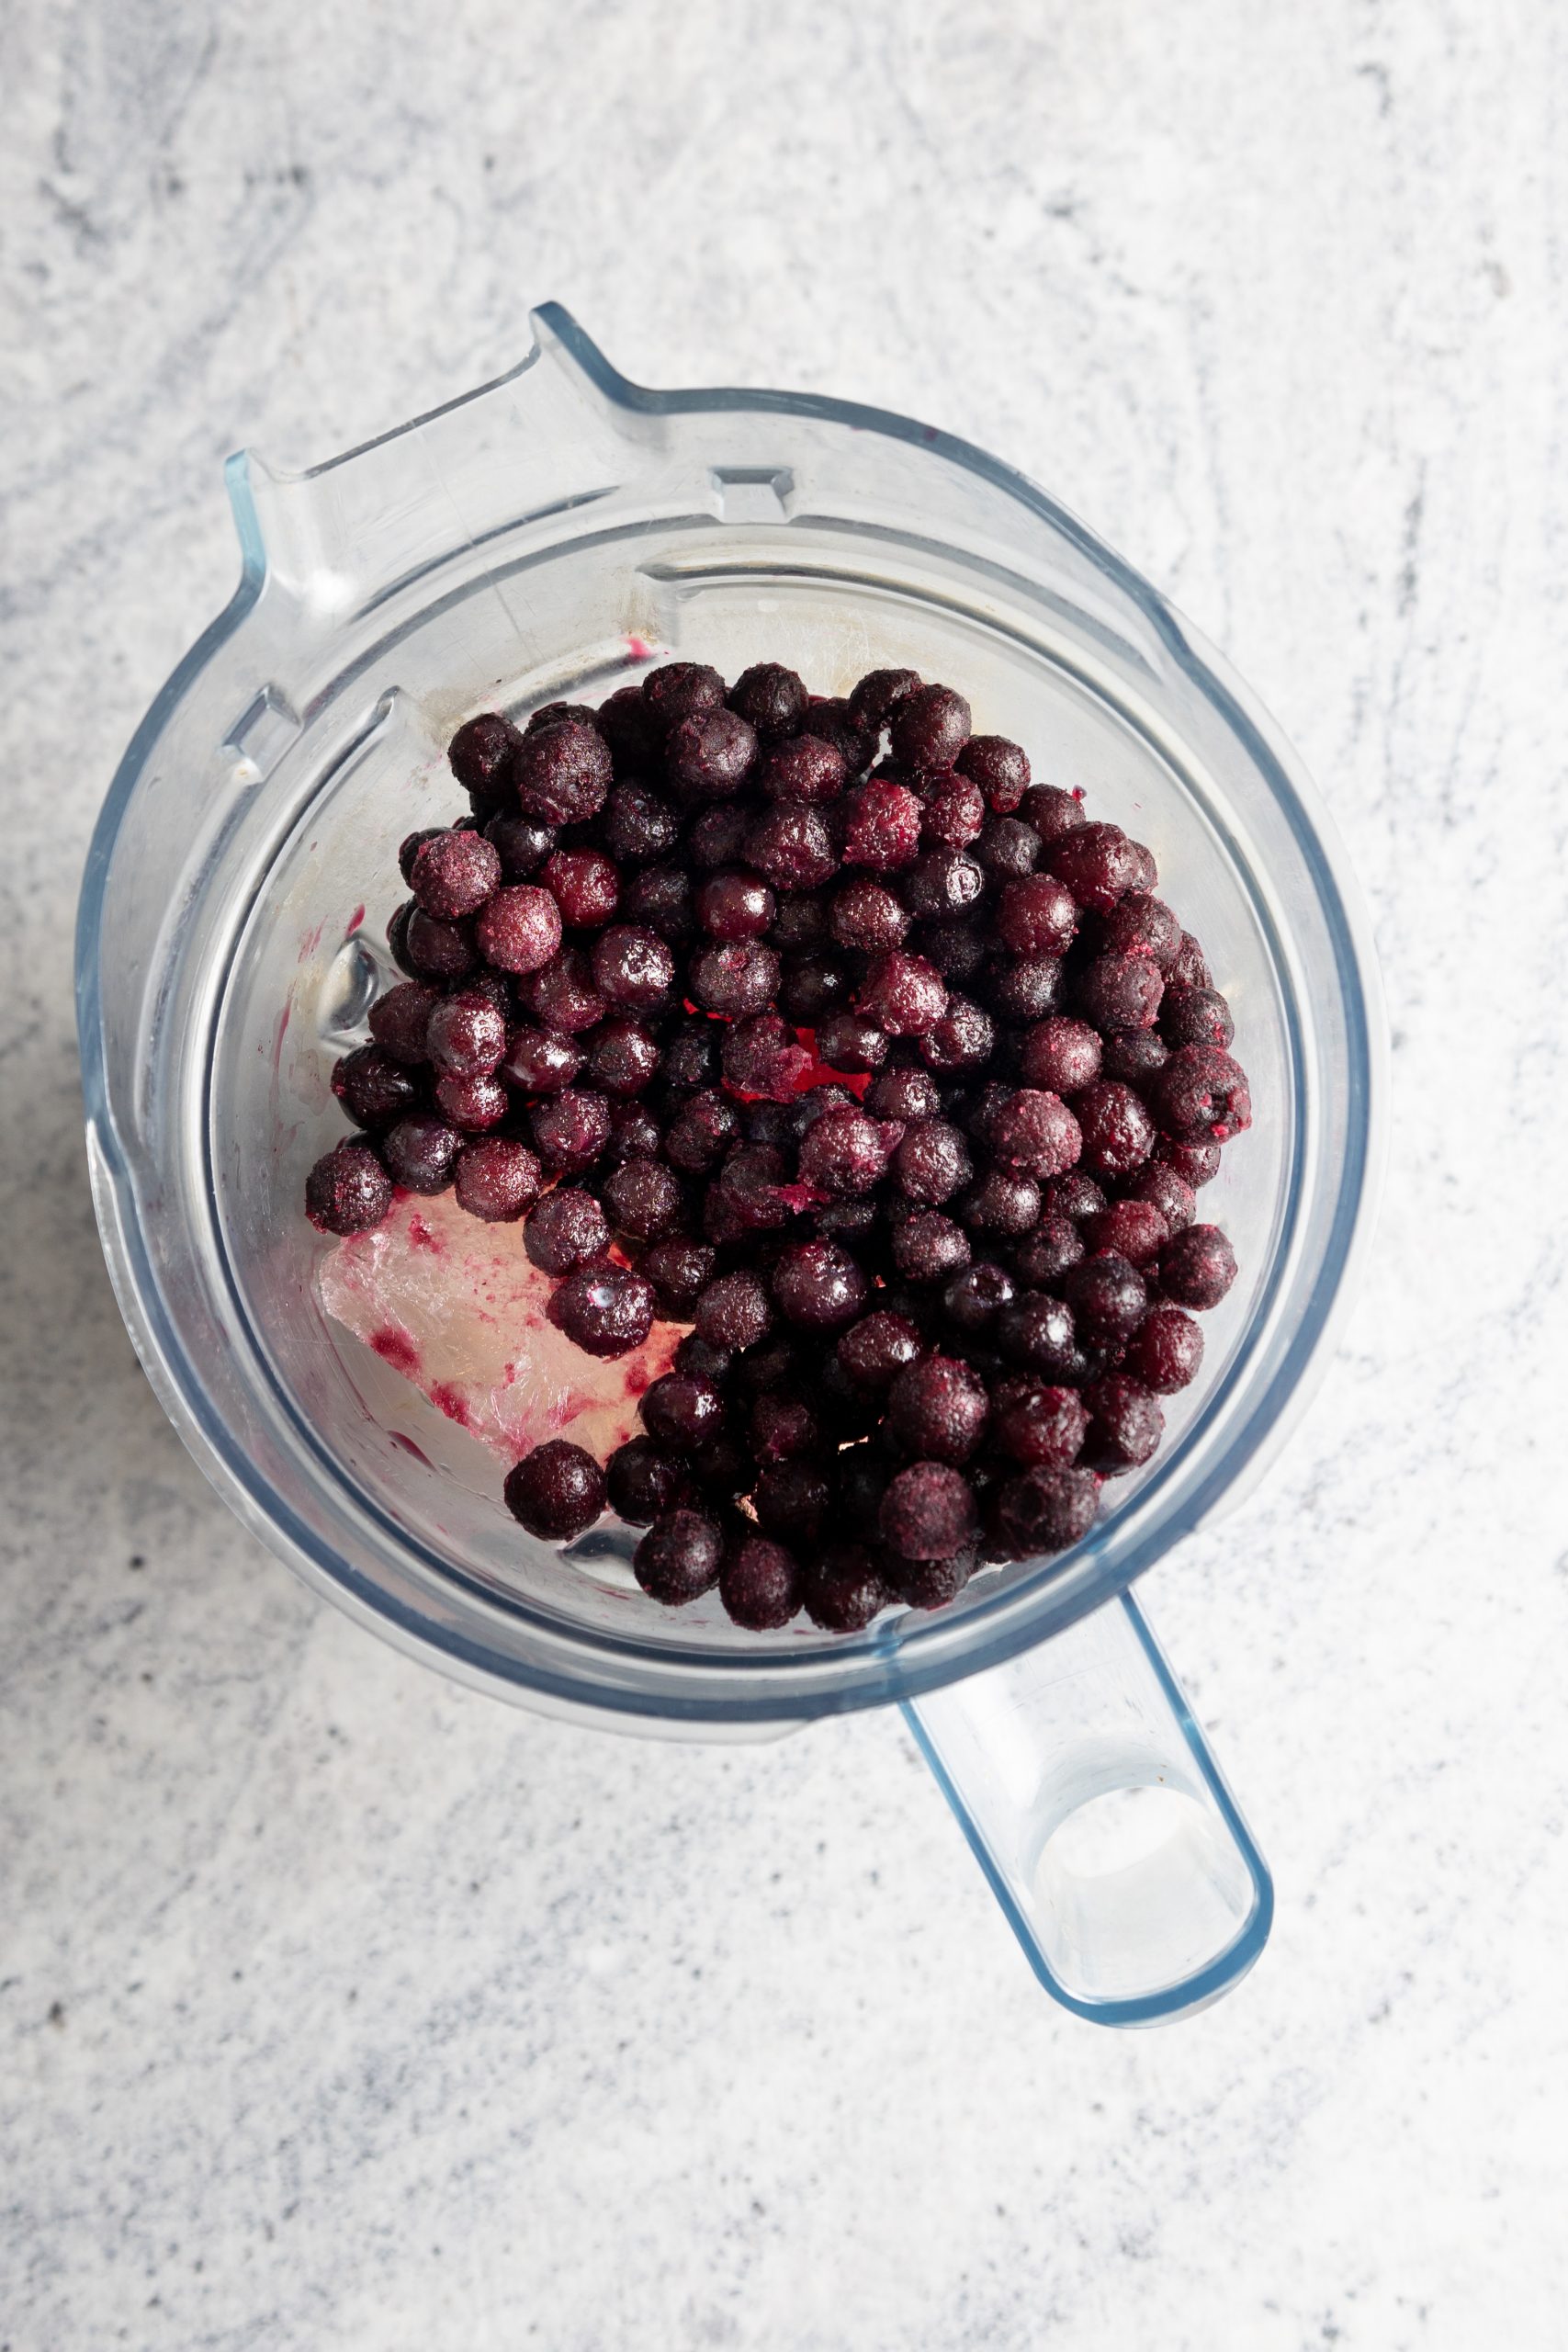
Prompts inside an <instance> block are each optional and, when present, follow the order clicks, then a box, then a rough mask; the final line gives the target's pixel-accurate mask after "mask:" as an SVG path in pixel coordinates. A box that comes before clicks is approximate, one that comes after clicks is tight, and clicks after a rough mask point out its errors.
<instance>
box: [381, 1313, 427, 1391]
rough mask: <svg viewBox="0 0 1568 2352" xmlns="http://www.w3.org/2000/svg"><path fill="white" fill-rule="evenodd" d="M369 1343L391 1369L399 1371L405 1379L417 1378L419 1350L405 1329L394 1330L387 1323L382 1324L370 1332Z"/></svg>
mask: <svg viewBox="0 0 1568 2352" xmlns="http://www.w3.org/2000/svg"><path fill="white" fill-rule="evenodd" d="M370 1344H371V1346H372V1347H373V1348H374V1349H375V1351H376V1352H377V1354H378V1356H379V1357H380V1359H381V1361H382V1363H389V1364H390V1365H391V1367H392V1370H393V1371H394V1372H400V1373H401V1374H402V1375H403V1377H404V1379H405V1380H417V1378H418V1377H419V1350H418V1349H417V1348H416V1347H415V1346H414V1344H413V1341H412V1340H411V1339H410V1338H409V1336H408V1334H407V1332H406V1331H397V1330H394V1329H393V1328H392V1326H391V1325H390V1324H389V1323H388V1324H383V1326H382V1327H381V1329H380V1330H379V1331H372V1332H371V1334H370Z"/></svg>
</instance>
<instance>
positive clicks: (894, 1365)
mask: <svg viewBox="0 0 1568 2352" xmlns="http://www.w3.org/2000/svg"><path fill="white" fill-rule="evenodd" d="M834 1352H835V1354H836V1355H837V1357H838V1360H839V1363H840V1364H841V1365H842V1367H843V1369H844V1372H845V1374H846V1375H847V1376H848V1378H849V1379H850V1380H851V1381H852V1383H853V1384H854V1385H855V1387H857V1388H861V1389H863V1390H864V1391H865V1392H866V1394H867V1395H868V1396H880V1395H881V1394H882V1393H883V1391H884V1390H885V1389H886V1388H887V1387H889V1386H890V1385H891V1384H892V1382H893V1381H894V1379H895V1378H896V1377H897V1374H899V1373H900V1372H902V1371H903V1370H904V1368H905V1366H906V1365H907V1364H911V1363H918V1362H919V1359H920V1357H921V1356H922V1355H924V1354H925V1352H926V1343H925V1341H924V1340H922V1339H921V1337H920V1335H919V1331H917V1330H916V1329H915V1326H914V1325H913V1324H912V1323H911V1322H910V1321H909V1320H908V1317H907V1316H903V1315H896V1314H894V1313H893V1312H892V1310H891V1309H890V1308H887V1307H878V1308H877V1310H876V1311H875V1313H874V1314H872V1315H864V1316H863V1317H861V1319H860V1321H859V1322H858V1323H852V1324H851V1325H850V1327H849V1329H848V1330H847V1331H841V1332H840V1335H839V1339H838V1342H837V1345H836V1348H835V1350H834Z"/></svg>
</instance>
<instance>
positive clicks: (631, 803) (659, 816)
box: [496, 779, 681, 921]
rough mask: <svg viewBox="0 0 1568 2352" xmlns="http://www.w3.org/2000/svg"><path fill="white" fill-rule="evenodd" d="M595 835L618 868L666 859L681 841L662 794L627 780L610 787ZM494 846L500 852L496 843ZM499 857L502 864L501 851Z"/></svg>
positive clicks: (677, 821) (675, 818) (678, 823)
mask: <svg viewBox="0 0 1568 2352" xmlns="http://www.w3.org/2000/svg"><path fill="white" fill-rule="evenodd" d="M597 831H598V837H599V839H600V841H601V842H603V844H604V848H605V849H606V850H607V851H608V852H609V854H610V855H611V856H612V857H613V858H614V859H615V862H616V864H617V865H620V866H623V867H625V866H627V865H648V864H649V862H650V861H651V860H653V859H654V858H660V857H667V856H668V855H669V854H670V852H671V850H672V849H673V848H674V846H675V843H676V842H677V841H678V840H679V839H680V835H681V820H680V818H679V817H678V816H677V814H676V812H675V810H674V809H673V808H672V807H671V803H670V802H669V801H668V800H667V799H666V798H665V797H664V796H663V794H662V793H659V792H655V791H654V789H653V787H652V786H651V785H647V784H638V783H637V782H635V781H634V780H631V779H628V780H627V781H626V783H624V784H613V785H612V786H610V790H609V795H608V797H607V798H606V799H605V802H604V808H603V809H601V810H600V812H599V819H598V827H597ZM496 846H497V847H498V848H501V844H500V842H497V844H496ZM501 854H502V859H503V860H504V858H505V855H506V852H505V850H504V849H503V848H502V850H501ZM643 919H644V920H645V921H646V917H645V918H643Z"/></svg>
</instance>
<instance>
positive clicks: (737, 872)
mask: <svg viewBox="0 0 1568 2352" xmlns="http://www.w3.org/2000/svg"><path fill="white" fill-rule="evenodd" d="M695 910H696V917H697V922H698V923H699V925H700V926H701V928H702V929H703V930H704V931H705V932H706V933H707V934H708V936H709V937H710V938H712V939H716V940H719V941H722V942H724V943H726V944H730V943H733V942H735V941H737V940H748V939H754V938H757V937H758V936H759V935H760V934H761V933H763V932H765V931H766V930H767V929H768V927H769V925H770V924H771V923H772V922H773V918H774V916H775V915H776V914H777V912H778V900H777V899H775V898H774V896H773V892H772V891H771V890H770V889H769V888H768V886H767V884H766V883H765V882H764V881H763V880H762V879H761V876H760V875H756V874H750V873H748V872H747V870H746V868H745V867H744V866H721V867H719V868H718V870H717V871H716V872H715V873H711V874H708V875H705V876H704V878H703V880H702V881H701V882H700V883H699V884H698V885H697V892H696V899H695Z"/></svg>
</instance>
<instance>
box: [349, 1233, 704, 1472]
mask: <svg viewBox="0 0 1568 2352" xmlns="http://www.w3.org/2000/svg"><path fill="white" fill-rule="evenodd" d="M554 1288H555V1283H554V1282H553V1280H552V1279H551V1277H550V1276H549V1275H548V1274H544V1273H541V1272H540V1271H539V1269H538V1268H537V1266H535V1265H532V1264H531V1263H530V1262H529V1260H528V1258H527V1256H526V1254H525V1251H524V1248H523V1227H522V1226H521V1224H517V1225H485V1224H481V1223H480V1221H479V1219H478V1218H477V1217H472V1216H467V1215H466V1214H465V1213H464V1211H463V1210H461V1209H460V1208H459V1207H458V1206H457V1202H456V1201H455V1199H454V1198H453V1196H452V1195H451V1193H441V1194H438V1195H437V1196H436V1197H435V1198H434V1199H431V1198H425V1197H422V1196H421V1195H419V1194H417V1193H400V1195H399V1196H398V1198H397V1199H396V1200H395V1201H394V1202H393V1204H392V1207H391V1209H390V1211H389V1214H388V1216H387V1217H386V1219H385V1221H384V1222H383V1223H382V1224H380V1225H378V1226H377V1227H374V1228H373V1229H372V1230H371V1231H370V1232H368V1233H355V1234H350V1235H348V1236H346V1237H345V1238H343V1239H341V1240H338V1241H335V1242H334V1243H333V1246H332V1248H331V1250H329V1251H328V1253H327V1255H326V1257H325V1258H324V1259H323V1260H322V1261H321V1268H320V1270H319V1272H318V1273H317V1276H316V1294H317V1296H318V1297H319V1299H320V1300H321V1305H322V1306H323V1307H324V1308H325V1309H326V1312H327V1313H328V1314H329V1315H330V1316H332V1317H333V1320H334V1321H336V1322H338V1323H341V1324H343V1325H344V1327H345V1329H348V1330H350V1331H352V1332H353V1333H354V1335H355V1338H356V1339H358V1340H363V1341H364V1342H365V1344H366V1346H367V1347H369V1348H374V1350H375V1351H376V1353H377V1354H378V1356H380V1357H381V1359H382V1360H383V1362H384V1363H389V1364H390V1365H391V1366H392V1368H393V1370H394V1371H396V1372H400V1373H401V1374H403V1375H404V1377H405V1378H406V1379H408V1380H412V1382H413V1384H414V1385H415V1386H416V1387H417V1388H420V1389H422V1390H423V1393H424V1395H425V1396H426V1397H429V1399H430V1401H431V1403H432V1404H433V1405H436V1406H438V1407H439V1408H440V1409H441V1411H442V1412H444V1413H445V1414H446V1416H447V1418H448V1419H451V1420H454V1421H456V1422H457V1423H458V1424H459V1426H460V1427H461V1428H463V1429H466V1430H469V1431H470V1432H471V1433H472V1434H473V1435H474V1436H475V1437H477V1438H479V1439H480V1440H481V1441H482V1442H483V1443H484V1444H486V1445H488V1446H490V1447H491V1450H492V1451H493V1452H494V1453H497V1454H499V1455H500V1456H501V1458H502V1461H504V1462H507V1463H513V1462H515V1461H517V1460H518V1459H519V1457H520V1456H521V1455H523V1454H525V1453H527V1452H528V1450H529V1449H530V1447H532V1446H536V1445H539V1444H542V1443H543V1442H544V1441H545V1440H546V1439H547V1438H552V1437H563V1436H565V1437H570V1438H571V1440H572V1441H573V1442H574V1443H575V1444H577V1445H581V1446H583V1447H585V1448H586V1450H587V1451H588V1452H589V1453H592V1455H594V1456H595V1458H596V1459H597V1460H599V1461H601V1462H602V1461H604V1459H605V1457H606V1456H607V1455H608V1454H609V1453H611V1452H612V1451H613V1450H614V1449H615V1447H616V1446H617V1445H620V1444H622V1443H623V1442H625V1441H626V1439H627V1438H629V1437H634V1436H636V1435H637V1433H638V1430H639V1427H640V1424H639V1423H638V1420H637V1399H638V1397H640V1396H641V1395H642V1393H643V1391H644V1390H645V1389H646V1388H647V1387H648V1385H649V1382H650V1381H653V1380H657V1379H658V1377H659V1375H660V1374H661V1373H665V1372H668V1371H669V1369H670V1362H671V1356H672V1355H673V1353H674V1351H675V1348H676V1345H677V1342H678V1341H679V1340H680V1338H681V1334H682V1329H683V1328H684V1327H683V1326H676V1325H673V1324H669V1323H656V1324H655V1325H654V1327H653V1329H652V1331H651V1332H650V1333H649V1337H648V1339H647V1340H646V1341H645V1342H644V1344H643V1345H642V1346H641V1347H640V1348H637V1349H636V1350H635V1351H633V1353H631V1354H630V1355H625V1356H619V1357H616V1358H615V1359H614V1361H612V1362H608V1363H606V1362H602V1361H600V1360H599V1359H597V1358H595V1357H593V1356H590V1355H585V1354H584V1353H583V1351H582V1350H581V1348H578V1347H574V1346H573V1344H572V1342H571V1341H570V1340H569V1339H567V1338H566V1337H565V1336H564V1335H563V1334H562V1333H561V1332H559V1331H558V1330H557V1329H555V1327H554V1325H553V1324H551V1323H549V1322H547V1320H546V1317H545V1307H546V1305H547V1301H548V1299H549V1295H550V1293H551V1291H552V1290H553V1289H554Z"/></svg>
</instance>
